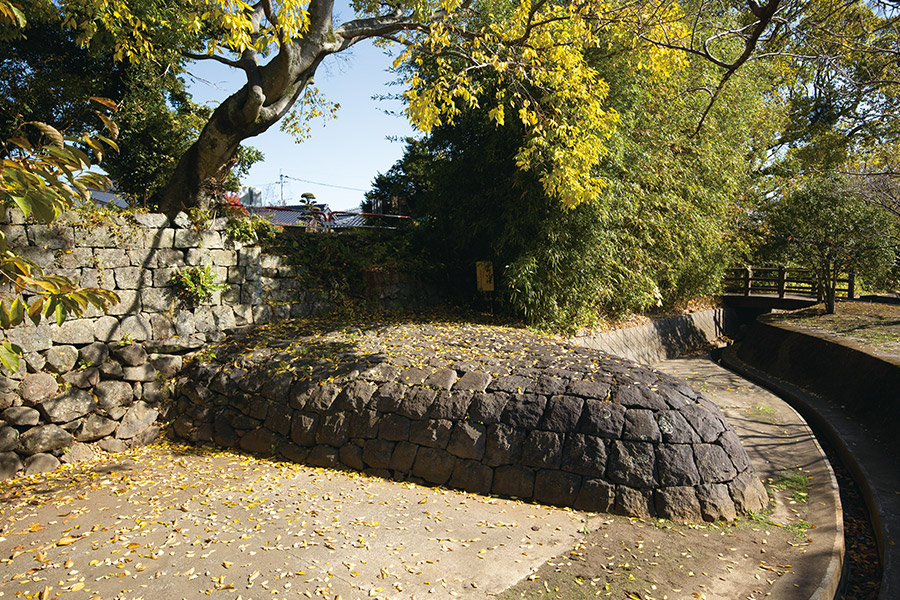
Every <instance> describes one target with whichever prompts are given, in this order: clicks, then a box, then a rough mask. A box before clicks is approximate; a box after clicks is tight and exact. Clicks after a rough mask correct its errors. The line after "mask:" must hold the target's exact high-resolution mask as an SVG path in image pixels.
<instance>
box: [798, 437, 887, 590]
mask: <svg viewBox="0 0 900 600" xmlns="http://www.w3.org/2000/svg"><path fill="white" fill-rule="evenodd" d="M812 430H813V433H815V435H816V439H817V440H818V441H819V445H820V446H822V449H823V450H824V451H825V455H826V456H827V457H828V461H829V462H830V463H831V468H832V470H833V471H834V476H835V478H837V482H838V489H839V491H840V494H841V508H842V509H843V514H844V574H843V577H842V579H841V586H840V589H839V590H838V593H837V595H836V596H835V600H876V599H877V598H878V592H879V591H880V589H881V575H882V571H881V560H880V558H879V556H878V543H877V541H876V538H875V529H874V528H873V526H872V519H871V517H870V516H869V510H868V508H867V507H866V502H865V500H864V499H863V496H862V494H861V492H860V490H859V486H858V485H857V484H856V480H854V479H853V477H852V475H851V474H850V471H849V470H848V469H847V467H846V466H845V465H844V463H843V462H842V461H841V459H840V457H839V456H838V453H837V451H835V449H834V447H832V445H831V444H830V443H829V441H828V439H827V437H826V436H824V435H822V434H821V432H819V431H816V428H815V427H812Z"/></svg>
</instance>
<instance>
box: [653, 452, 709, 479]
mask: <svg viewBox="0 0 900 600" xmlns="http://www.w3.org/2000/svg"><path fill="white" fill-rule="evenodd" d="M656 457H657V466H658V468H659V480H660V483H661V484H662V485H664V486H685V485H697V484H698V483H700V481H701V480H700V473H698V472H697V466H696V465H695V464H694V451H693V448H692V447H691V446H690V445H689V444H671V445H662V446H659V447H658V448H657V449H656Z"/></svg>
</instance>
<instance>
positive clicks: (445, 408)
mask: <svg viewBox="0 0 900 600" xmlns="http://www.w3.org/2000/svg"><path fill="white" fill-rule="evenodd" d="M472 396H473V394H472V392H469V391H456V390H453V391H452V392H439V393H438V395H437V397H436V398H435V399H434V402H433V403H432V405H431V410H430V411H429V414H428V416H429V417H430V418H432V419H449V420H451V421H458V420H459V419H462V418H463V417H464V416H466V411H467V410H469V403H471V402H472Z"/></svg>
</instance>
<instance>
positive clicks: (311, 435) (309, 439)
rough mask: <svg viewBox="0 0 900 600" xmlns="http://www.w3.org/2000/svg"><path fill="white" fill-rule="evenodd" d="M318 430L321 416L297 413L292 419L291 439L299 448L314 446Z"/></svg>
mask: <svg viewBox="0 0 900 600" xmlns="http://www.w3.org/2000/svg"><path fill="white" fill-rule="evenodd" d="M318 428H319V415H308V414H303V413H299V412H296V413H294V416H293V418H292V419H291V439H292V440H293V441H294V443H295V444H297V445H298V446H314V445H315V444H316V430H317V429H318Z"/></svg>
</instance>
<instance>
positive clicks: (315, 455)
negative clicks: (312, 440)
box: [306, 446, 341, 469]
mask: <svg viewBox="0 0 900 600" xmlns="http://www.w3.org/2000/svg"><path fill="white" fill-rule="evenodd" d="M306 462H307V463H308V464H310V465H312V466H314V467H322V468H323V469H339V468H340V466H341V457H340V453H339V452H338V450H337V448H332V447H331V446H316V447H315V448H313V449H312V450H310V452H309V456H307V457H306Z"/></svg>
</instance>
